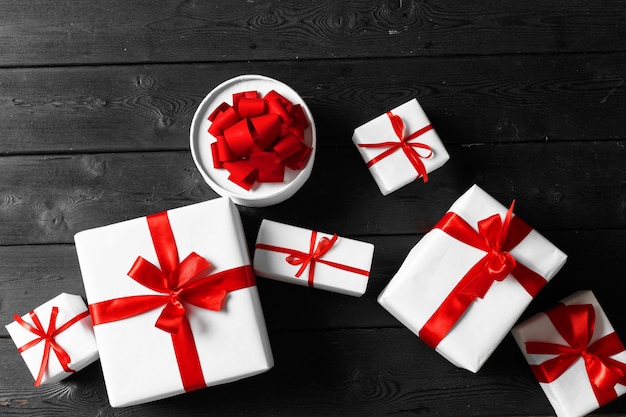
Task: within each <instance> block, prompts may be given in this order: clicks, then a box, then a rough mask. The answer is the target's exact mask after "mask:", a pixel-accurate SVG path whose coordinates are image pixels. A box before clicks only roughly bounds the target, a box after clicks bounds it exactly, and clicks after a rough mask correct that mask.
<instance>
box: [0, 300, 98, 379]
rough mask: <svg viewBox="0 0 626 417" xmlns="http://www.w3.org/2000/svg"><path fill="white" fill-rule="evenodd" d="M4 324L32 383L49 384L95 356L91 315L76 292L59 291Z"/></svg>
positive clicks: (86, 363)
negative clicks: (51, 297)
mask: <svg viewBox="0 0 626 417" xmlns="http://www.w3.org/2000/svg"><path fill="white" fill-rule="evenodd" d="M14 318H15V321H13V322H11V323H9V324H7V325H6V326H5V327H6V329H7V331H8V332H9V335H10V336H11V338H12V339H13V342H14V343H15V346H17V348H18V350H19V351H20V353H21V355H22V358H23V359H24V362H25V363H26V366H27V367H28V369H29V370H30V372H31V374H32V375H33V378H34V379H35V385H36V386H39V385H42V384H51V383H54V382H59V381H61V380H62V379H65V378H67V377H68V376H70V375H72V373H74V372H76V371H79V370H81V369H83V368H84V367H86V366H87V365H89V364H91V363H92V362H94V361H96V360H97V359H98V347H97V346H96V339H95V338H94V334H93V328H92V325H91V317H90V315H89V310H88V309H87V306H86V305H85V302H84V301H83V299H82V298H81V297H80V296H79V295H72V294H66V293H61V294H59V295H58V296H56V297H54V298H53V299H52V300H50V301H47V302H46V303H44V304H42V305H40V306H39V307H37V308H35V309H34V310H32V311H30V312H29V313H28V314H25V315H23V316H21V317H20V316H18V315H15V316H14Z"/></svg>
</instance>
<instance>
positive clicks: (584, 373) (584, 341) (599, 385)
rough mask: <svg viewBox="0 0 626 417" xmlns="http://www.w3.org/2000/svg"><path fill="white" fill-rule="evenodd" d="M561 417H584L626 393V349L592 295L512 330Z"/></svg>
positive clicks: (575, 298)
mask: <svg viewBox="0 0 626 417" xmlns="http://www.w3.org/2000/svg"><path fill="white" fill-rule="evenodd" d="M512 334H513V337H514V338H515V341H516V342H517V344H518V345H519V347H520V349H521V350H522V353H523V354H524V357H525V358H526V360H527V361H528V363H529V364H530V366H531V369H532V370H533V372H534V374H535V375H536V376H537V379H538V380H539V383H540V385H541V388H542V389H543V391H544V392H545V394H546V396H547V397H548V400H549V401H550V403H551V404H552V407H553V408H554V411H555V412H556V414H557V415H558V416H559V417H579V416H584V415H586V414H588V413H590V412H592V411H593V410H595V409H597V408H598V407H600V406H602V405H604V404H606V403H608V402H610V401H612V400H613V399H615V398H617V397H618V396H620V395H623V394H624V393H626V386H625V385H624V384H626V351H624V345H623V344H622V342H621V341H620V340H619V337H618V336H617V334H616V333H615V331H614V329H613V326H611V323H610V322H609V320H608V318H607V316H606V314H605V313H604V311H603V310H602V307H601V306H600V304H599V303H598V300H597V299H596V297H595V296H594V295H593V293H592V292H591V291H579V292H576V293H574V294H572V295H571V296H569V297H567V298H565V299H564V300H562V301H561V303H560V304H558V305H557V306H555V307H554V308H552V309H550V310H548V311H546V312H543V313H539V314H536V315H535V316H533V317H531V318H529V319H528V320H526V321H524V322H523V323H521V324H519V325H517V326H515V327H514V328H513V330H512Z"/></svg>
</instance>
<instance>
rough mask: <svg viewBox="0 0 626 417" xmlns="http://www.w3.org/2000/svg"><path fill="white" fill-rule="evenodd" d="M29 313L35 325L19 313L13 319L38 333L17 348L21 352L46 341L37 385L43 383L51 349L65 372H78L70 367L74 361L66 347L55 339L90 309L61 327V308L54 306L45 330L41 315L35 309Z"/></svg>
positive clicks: (32, 331)
mask: <svg viewBox="0 0 626 417" xmlns="http://www.w3.org/2000/svg"><path fill="white" fill-rule="evenodd" d="M28 314H29V315H30V318H31V319H32V321H33V324H34V325H35V326H34V327H33V326H32V325H30V324H29V323H27V322H25V321H24V320H23V319H22V318H21V317H20V316H18V315H17V314H16V315H14V316H13V319H14V320H15V321H16V322H17V323H19V324H20V325H21V326H22V327H24V328H25V329H26V330H28V331H29V332H31V333H34V334H35V335H37V338H36V339H33V340H31V341H30V342H28V343H26V344H24V345H23V346H20V347H19V348H18V349H17V350H18V351H19V352H20V353H22V352H24V351H25V350H27V349H30V348H31V347H33V346H35V345H36V344H38V343H39V342H41V341H44V343H45V344H44V348H43V357H42V359H41V366H40V367H39V374H38V375H37V379H35V386H36V387H38V386H39V385H41V381H42V380H43V376H44V374H45V372H46V369H47V368H48V362H49V360H50V349H52V350H53V351H54V354H55V355H56V357H57V359H58V360H59V363H60V364H61V366H62V367H63V370H64V371H65V372H76V371H75V370H73V369H71V368H70V362H71V361H72V359H71V358H70V355H69V354H68V353H67V352H66V351H65V349H63V348H62V347H61V346H60V345H59V344H58V343H57V341H56V340H55V337H56V336H57V335H58V334H59V333H61V332H64V331H65V330H67V329H68V328H69V327H71V326H72V325H74V324H75V323H77V322H79V321H80V320H82V319H84V318H85V317H87V316H89V311H88V310H85V311H83V312H82V313H80V314H78V315H77V316H75V317H74V318H72V319H71V320H69V321H68V322H67V323H65V324H64V325H62V326H61V327H59V328H57V327H56V321H57V316H58V314H59V308H58V307H52V311H51V312H50V322H49V323H48V330H44V328H43V326H42V325H41V321H40V320H39V317H37V314H36V313H35V312H34V311H31V312H29V313H28Z"/></svg>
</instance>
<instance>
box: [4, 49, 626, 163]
mask: <svg viewBox="0 0 626 417" xmlns="http://www.w3.org/2000/svg"><path fill="white" fill-rule="evenodd" d="M625 38H626V37H625ZM312 65H314V66H315V71H309V68H311V66H312ZM625 71H626V54H612V55H550V56H532V55H522V56H513V57H506V58H503V57H501V56H486V57H441V58H408V59H380V60H330V61H316V62H315V63H314V64H313V63H311V62H258V63H257V62H236V63H220V64H198V65H151V66H136V65H131V66H107V67H70V68H67V67H61V68H27V69H11V70H3V71H2V82H1V85H0V126H2V129H1V132H2V135H0V154H32V153H67V152H103V151H104V152H111V151H115V152H121V151H141V150H167V149H169V150H186V149H189V129H190V125H191V120H192V117H193V114H194V112H195V110H196V109H197V107H198V105H199V103H200V101H201V100H202V99H203V98H204V96H205V95H206V94H208V92H209V91H211V90H212V89H213V88H215V87H216V86H217V85H218V84H219V83H221V82H223V81H225V80H227V79H230V78H232V77H235V76H237V75H241V74H250V73H253V74H254V73H260V74H263V75H267V76H270V77H274V78H276V79H279V80H281V81H284V82H285V83H287V84H289V85H290V86H292V87H293V88H294V89H295V90H296V91H297V92H298V93H299V94H300V95H301V96H302V97H303V99H304V100H305V101H306V103H307V104H308V106H309V107H310V108H311V111H312V113H313V117H314V118H315V122H316V125H317V127H318V137H319V145H320V147H327V146H350V145H351V137H352V132H353V130H354V128H356V127H357V126H359V125H361V124H363V123H365V122H367V121H369V120H371V119H372V118H374V117H376V116H378V115H380V114H383V113H384V112H385V111H386V110H389V109H391V108H393V107H396V106H398V105H400V104H402V103H404V102H405V101H407V100H410V99H412V98H417V99H418V100H419V101H420V103H421V105H422V106H423V107H424V110H425V111H426V113H427V114H428V116H429V118H430V120H431V122H432V123H433V126H435V128H436V129H437V131H438V133H439V134H440V136H441V137H442V139H443V140H444V142H445V143H464V144H469V143H493V142H502V143H506V142H551V141H574V140H582V141H588V140H607V139H608V140H619V139H621V140H623V139H626V119H625V118H624V117H623V114H622V113H623V112H622V108H623V106H624V105H626V85H625V84H624V73H625Z"/></svg>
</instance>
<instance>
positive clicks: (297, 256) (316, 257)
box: [256, 230, 369, 288]
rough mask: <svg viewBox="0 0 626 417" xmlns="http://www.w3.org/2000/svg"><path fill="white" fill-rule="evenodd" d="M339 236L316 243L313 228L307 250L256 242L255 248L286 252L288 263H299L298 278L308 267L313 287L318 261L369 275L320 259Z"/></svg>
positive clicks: (323, 238)
mask: <svg viewBox="0 0 626 417" xmlns="http://www.w3.org/2000/svg"><path fill="white" fill-rule="evenodd" d="M338 238H339V237H338V236H337V235H336V234H335V235H333V236H332V238H330V239H328V238H327V237H322V238H321V239H320V241H319V242H318V243H317V246H316V242H317V232H316V231H315V230H313V231H311V240H310V243H309V252H302V251H299V250H296V249H289V248H282V247H280V246H273V245H267V244H265V243H257V244H256V248H257V249H264V250H269V251H273V252H280V253H286V254H287V255H288V256H287V257H286V258H285V261H287V262H288V263H289V264H290V265H294V266H297V265H300V268H299V269H298V271H297V272H296V274H295V276H296V278H300V277H301V276H302V274H303V273H304V271H305V270H306V268H307V267H309V279H308V283H309V287H311V288H313V281H314V279H315V263H316V262H319V263H322V264H325V265H329V266H332V267H333V268H338V269H341V270H344V271H348V272H353V273H355V274H359V275H364V276H366V277H367V276H369V271H366V270H364V269H359V268H355V267H352V266H349V265H343V264H340V263H337V262H332V261H329V260H326V259H322V257H323V256H324V255H326V254H327V253H328V251H330V250H331V248H332V247H333V245H334V244H335V242H337V239H338Z"/></svg>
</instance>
